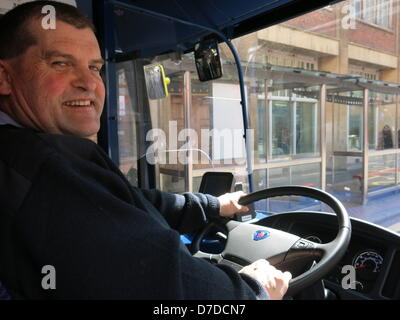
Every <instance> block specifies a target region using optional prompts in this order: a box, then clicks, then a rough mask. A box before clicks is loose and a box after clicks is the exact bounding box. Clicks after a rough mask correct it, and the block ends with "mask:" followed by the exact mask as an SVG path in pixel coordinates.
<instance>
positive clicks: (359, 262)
mask: <svg viewBox="0 0 400 320" xmlns="http://www.w3.org/2000/svg"><path fill="white" fill-rule="evenodd" d="M382 264H383V258H382V256H381V255H380V254H379V253H378V252H376V251H374V250H366V251H362V252H360V253H359V254H357V255H356V256H355V257H354V259H353V267H354V268H355V269H356V272H357V277H360V278H361V279H364V280H374V279H375V278H376V277H377V276H378V274H379V272H380V271H381V268H382Z"/></svg>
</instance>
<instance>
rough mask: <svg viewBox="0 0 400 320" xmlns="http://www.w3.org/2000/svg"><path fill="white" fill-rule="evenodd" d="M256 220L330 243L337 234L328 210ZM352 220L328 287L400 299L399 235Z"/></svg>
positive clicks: (344, 295) (348, 295)
mask: <svg viewBox="0 0 400 320" xmlns="http://www.w3.org/2000/svg"><path fill="white" fill-rule="evenodd" d="M255 223H256V224H258V225H262V226H265V227H271V228H275V229H279V230H282V231H286V232H289V233H292V234H295V235H298V236H300V237H302V238H305V239H308V240H310V241H313V242H317V243H328V242H330V241H332V240H333V239H334V238H335V237H336V234H337V220H336V216H335V215H333V214H329V213H321V212H288V213H280V214H276V215H272V216H269V217H267V218H264V219H261V220H259V221H257V222H255ZM351 224H352V237H351V241H350V244H349V246H348V249H347V251H346V253H345V255H344V257H343V258H342V259H341V261H340V262H339V263H338V264H337V265H336V266H334V268H333V269H332V270H331V272H330V273H328V275H326V276H325V277H324V279H323V280H324V281H323V282H324V285H325V288H327V289H329V290H330V292H332V293H333V294H334V296H335V297H336V298H337V299H357V300H358V299H374V300H376V299H379V300H392V299H393V300H395V299H400V235H399V234H397V233H394V232H391V231H389V230H387V229H385V228H382V227H380V226H377V225H374V224H370V223H368V222H364V221H361V220H358V219H354V218H351ZM351 272H353V274H352V277H350V273H351ZM349 280H353V281H349Z"/></svg>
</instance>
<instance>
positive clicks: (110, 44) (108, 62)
mask: <svg viewBox="0 0 400 320" xmlns="http://www.w3.org/2000/svg"><path fill="white" fill-rule="evenodd" d="M93 11H94V20H95V23H96V26H97V30H98V37H99V40H100V42H101V43H102V54H103V57H104V60H105V65H104V70H105V79H106V83H105V85H106V100H105V105H104V110H103V113H102V115H101V127H100V131H99V133H98V144H99V145H100V146H101V147H102V148H103V149H104V150H105V151H106V152H107V153H108V155H109V156H110V158H111V159H112V160H113V161H114V163H115V164H116V165H117V166H119V146H118V81H117V69H116V62H115V39H114V6H113V4H112V3H111V2H110V1H109V0H103V1H94V2H93Z"/></svg>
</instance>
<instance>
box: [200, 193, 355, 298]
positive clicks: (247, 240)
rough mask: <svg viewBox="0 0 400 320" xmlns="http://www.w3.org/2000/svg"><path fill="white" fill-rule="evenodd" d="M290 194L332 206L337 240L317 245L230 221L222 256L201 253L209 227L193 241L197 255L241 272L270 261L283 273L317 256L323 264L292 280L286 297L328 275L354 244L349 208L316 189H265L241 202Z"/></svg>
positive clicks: (262, 228) (267, 228) (292, 236)
mask: <svg viewBox="0 0 400 320" xmlns="http://www.w3.org/2000/svg"><path fill="white" fill-rule="evenodd" d="M290 195H295V196H304V197H309V198H313V199H316V200H319V201H321V202H323V203H325V204H327V205H328V206H330V207H331V208H332V209H333V211H334V212H335V214H336V216H337V220H338V233H337V235H336V238H335V239H334V240H332V241H331V242H329V243H326V244H317V243H314V242H311V241H308V240H306V239H302V238H300V237H298V236H296V235H294V234H291V233H288V232H284V231H281V230H277V229H273V228H270V227H263V226H259V225H255V224H248V223H239V222H237V221H233V220H230V221H229V222H227V223H226V225H225V227H226V228H227V230H228V235H227V242H226V246H225V249H224V251H223V252H222V253H220V254H208V253H203V252H201V251H198V248H199V244H200V242H201V239H202V238H203V236H204V234H205V233H206V232H207V230H209V228H210V225H208V226H206V227H205V229H203V230H202V232H200V233H199V234H198V235H197V237H195V239H194V241H193V248H195V249H194V251H197V252H196V253H195V254H194V255H195V256H198V257H203V258H207V259H210V260H213V261H216V262H218V263H224V264H228V265H230V266H232V267H234V268H236V269H237V270H239V269H241V268H242V267H244V266H246V265H248V264H251V263H253V262H254V261H256V260H259V259H267V260H268V261H269V262H270V263H271V264H272V265H274V266H275V267H276V268H278V269H282V271H286V270H291V266H292V265H294V264H296V262H298V261H299V260H301V259H303V260H304V258H309V257H315V258H318V259H319V262H318V263H317V264H316V265H314V266H313V267H312V268H311V269H310V270H308V271H306V272H304V273H302V274H300V275H299V276H297V277H295V278H294V279H292V280H291V281H290V283H289V290H288V292H287V293H286V295H294V294H296V293H297V292H299V291H300V290H302V289H303V288H306V287H308V286H310V285H311V284H313V283H314V282H316V281H317V280H319V279H321V278H322V277H323V276H324V275H326V274H327V273H328V272H329V271H330V270H331V269H332V268H333V267H334V266H335V265H336V264H337V263H338V262H339V261H340V259H341V258H342V257H343V255H344V254H345V252H346V249H347V247H348V245H349V242H350V236H351V223H350V219H349V216H348V214H347V211H346V209H345V208H344V206H343V205H342V204H341V203H340V202H339V201H338V200H337V199H336V198H335V197H333V196H332V195H330V194H328V193H326V192H324V191H321V190H318V189H315V188H309V187H300V186H284V187H277V188H270V189H264V190H261V191H257V192H254V193H251V194H249V195H247V196H245V197H243V198H241V199H240V201H239V203H240V204H241V205H249V204H251V203H253V202H256V201H258V200H262V199H267V198H272V197H278V196H290Z"/></svg>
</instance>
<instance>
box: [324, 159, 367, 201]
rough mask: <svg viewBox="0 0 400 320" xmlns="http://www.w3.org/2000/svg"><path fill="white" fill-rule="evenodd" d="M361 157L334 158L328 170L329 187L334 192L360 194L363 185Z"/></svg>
mask: <svg viewBox="0 0 400 320" xmlns="http://www.w3.org/2000/svg"><path fill="white" fill-rule="evenodd" d="M362 173H363V168H362V158H361V157H350V156H333V157H332V166H331V167H330V168H329V169H328V170H327V177H326V180H327V185H328V186H329V188H330V189H331V190H333V191H341V192H352V193H356V194H360V193H361V190H362V183H363V176H362Z"/></svg>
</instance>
